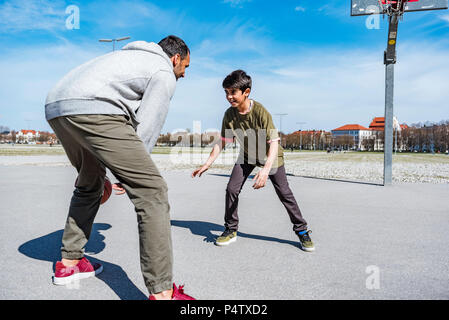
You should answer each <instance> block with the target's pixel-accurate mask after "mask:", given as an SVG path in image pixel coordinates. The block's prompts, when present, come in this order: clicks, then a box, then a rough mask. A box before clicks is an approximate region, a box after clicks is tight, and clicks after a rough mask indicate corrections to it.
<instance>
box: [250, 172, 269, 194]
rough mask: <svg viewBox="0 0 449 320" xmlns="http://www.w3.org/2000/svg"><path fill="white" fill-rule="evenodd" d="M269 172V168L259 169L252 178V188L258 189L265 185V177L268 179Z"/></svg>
mask: <svg viewBox="0 0 449 320" xmlns="http://www.w3.org/2000/svg"><path fill="white" fill-rule="evenodd" d="M269 173H270V170H267V169H265V168H263V169H262V170H260V171H259V172H258V173H257V174H256V176H255V177H254V179H253V181H254V180H256V182H255V183H254V185H253V188H254V189H260V188H263V187H265V185H266V184H267V179H268V175H269Z"/></svg>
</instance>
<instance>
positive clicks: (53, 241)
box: [18, 223, 148, 300]
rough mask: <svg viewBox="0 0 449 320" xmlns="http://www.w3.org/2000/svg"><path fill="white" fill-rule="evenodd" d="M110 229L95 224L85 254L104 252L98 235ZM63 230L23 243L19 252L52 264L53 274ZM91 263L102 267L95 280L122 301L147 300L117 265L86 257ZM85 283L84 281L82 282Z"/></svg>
mask: <svg viewBox="0 0 449 320" xmlns="http://www.w3.org/2000/svg"><path fill="white" fill-rule="evenodd" d="M110 228H111V225H110V224H107V223H95V224H94V225H93V227H92V233H91V235H90V239H89V242H88V243H87V245H86V250H85V251H86V254H89V253H90V254H97V253H100V252H101V251H103V250H104V248H105V247H106V244H105V243H104V239H105V237H104V236H103V235H102V234H101V233H100V231H102V230H108V229H110ZM63 232H64V230H58V231H55V232H52V233H49V234H47V235H45V236H42V237H39V238H36V239H33V240H30V241H28V242H25V243H24V244H22V245H21V246H20V247H19V249H18V250H19V252H20V253H22V254H24V255H25V256H27V257H29V258H32V259H36V260H42V261H48V262H52V263H53V272H54V268H55V264H56V261H58V260H60V259H61V241H62V234H63ZM87 258H88V259H89V260H90V261H91V262H96V263H100V264H102V265H103V272H102V273H100V274H99V275H98V276H97V278H98V279H100V280H102V281H103V282H104V283H105V284H107V285H108V286H109V287H110V288H111V289H112V290H113V291H114V292H115V293H116V294H117V296H119V298H120V299H122V300H147V299H148V297H147V296H146V295H145V294H144V293H143V292H142V291H140V289H139V288H137V287H136V286H135V285H134V284H133V283H132V281H131V280H130V279H129V278H128V275H127V274H126V272H125V271H124V270H123V269H122V268H121V267H120V266H118V265H116V264H113V263H110V262H106V261H103V260H99V259H96V258H93V257H87ZM49 276H50V270H49ZM84 281H86V280H84Z"/></svg>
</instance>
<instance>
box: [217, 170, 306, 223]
mask: <svg viewBox="0 0 449 320" xmlns="http://www.w3.org/2000/svg"><path fill="white" fill-rule="evenodd" d="M254 168H255V166H254V165H251V164H236V165H235V166H234V169H233V170H232V174H231V178H230V179H229V182H228V185H227V188H226V213H225V228H227V229H230V230H232V231H237V229H238V223H239V216H238V204H239V194H240V192H241V191H242V187H243V185H244V184H245V181H246V179H248V177H249V175H250V174H251V172H252V171H253V170H254ZM268 177H269V178H270V180H271V182H272V183H273V186H274V189H275V190H276V194H277V195H278V197H279V200H281V202H282V204H283V205H284V207H285V209H287V213H288V215H289V217H290V221H291V222H292V224H293V231H295V232H299V231H304V230H307V222H306V221H305V220H304V218H303V217H302V214H301V210H300V209H299V207H298V204H297V203H296V200H295V196H294V195H293V192H292V191H291V189H290V187H289V185H288V181H287V175H286V174H285V167H284V166H280V167H279V168H275V169H272V170H271V172H270V175H269V176H268Z"/></svg>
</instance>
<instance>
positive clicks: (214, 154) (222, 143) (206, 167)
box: [192, 139, 226, 178]
mask: <svg viewBox="0 0 449 320" xmlns="http://www.w3.org/2000/svg"><path fill="white" fill-rule="evenodd" d="M225 146H226V141H225V140H223V139H222V140H221V141H220V142H218V143H216V144H215V145H214V147H213V148H212V151H211V153H210V155H209V159H207V161H206V163H205V164H204V165H203V166H202V167H201V168H199V169H197V170H195V171H193V173H192V178H195V177H196V176H198V177H201V175H202V174H203V173H204V172H206V171H207V170H209V168H210V166H211V165H212V164H213V163H214V161H215V160H217V158H218V156H219V155H220V153H221V150H223V149H224V147H225Z"/></svg>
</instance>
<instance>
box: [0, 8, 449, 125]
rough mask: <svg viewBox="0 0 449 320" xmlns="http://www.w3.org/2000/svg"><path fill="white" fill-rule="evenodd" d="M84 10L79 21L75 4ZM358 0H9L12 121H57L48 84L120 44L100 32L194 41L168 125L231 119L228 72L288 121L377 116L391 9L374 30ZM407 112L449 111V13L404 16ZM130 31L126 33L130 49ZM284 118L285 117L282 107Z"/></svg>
mask: <svg viewBox="0 0 449 320" xmlns="http://www.w3.org/2000/svg"><path fill="white" fill-rule="evenodd" d="M69 5H75V6H77V7H78V8H79V10H80V28H79V29H73V30H69V29H67V27H66V19H67V17H68V16H69V14H67V13H66V8H67V6H69ZM349 9H350V1H341V0H329V1H322V0H321V1H320V0H317V1H311V0H296V1H293V0H284V1H282V2H279V1H266V0H216V1H214V0H203V1H200V0H189V1H143V0H140V1H124V0H123V1H61V0H56V1H48V0H29V1H19V0H12V1H0V70H1V71H0V74H1V77H0V97H1V99H0V124H1V125H6V126H9V127H10V128H11V129H16V130H20V129H25V128H34V129H38V130H49V129H50V128H49V126H48V124H47V123H46V121H45V117H44V102H45V98H46V95H47V92H48V91H49V90H50V89H51V87H52V86H53V85H54V84H56V82H57V81H58V80H59V79H60V78H61V77H62V76H63V75H64V74H65V73H67V72H68V71H70V70H71V69H72V68H74V67H76V66H78V65H79V64H81V63H83V62H86V61H88V60H89V59H92V58H94V57H96V56H98V55H101V54H105V53H108V52H109V51H111V50H112V45H111V44H108V43H100V42H98V39H100V38H118V37H122V36H131V40H129V41H135V40H145V41H155V42H158V41H159V40H160V39H161V38H163V37H164V36H166V35H168V34H175V35H178V36H180V37H182V38H183V39H184V40H185V41H186V42H187V44H188V45H189V47H190V48H191V52H192V55H191V67H190V68H189V69H188V71H187V75H186V78H185V79H181V80H180V81H179V82H178V86H177V91H176V93H175V97H174V98H173V100H172V104H171V109H170V112H169V115H168V118H167V122H166V124H165V126H164V128H163V132H171V131H173V130H176V129H178V128H179V129H181V128H182V129H184V128H192V127H193V121H201V123H202V130H203V131H204V130H206V129H219V127H220V124H221V119H222V115H223V113H224V111H225V110H226V108H227V107H228V104H227V103H226V100H225V97H224V94H223V90H222V88H221V81H222V79H223V78H224V77H225V76H226V75H227V74H228V73H230V72H231V71H233V70H235V69H240V68H241V69H244V70H246V71H247V72H248V73H249V74H250V75H251V76H252V77H253V93H252V97H253V98H254V99H256V100H258V101H260V102H262V103H263V104H264V105H265V107H267V109H268V110H269V111H270V112H271V113H272V114H276V113H288V116H286V117H284V118H283V120H282V126H283V127H282V129H283V131H285V132H291V131H293V130H297V129H299V128H300V125H299V124H298V122H305V124H302V125H301V128H302V129H325V130H332V129H334V128H336V127H339V126H341V125H344V124H351V123H358V124H361V125H364V126H368V125H369V122H370V120H371V119H372V118H373V117H375V116H383V112H384V65H383V51H384V49H385V46H386V36H387V19H382V18H380V21H379V28H378V29H368V28H367V26H366V17H350V15H349ZM399 28H400V29H399V39H398V64H397V65H396V88H395V90H396V91H395V115H396V116H397V117H398V119H399V121H400V122H401V123H402V122H405V123H409V124H410V123H416V122H420V121H426V120H429V121H440V120H446V119H449V102H448V101H449V90H448V88H449V81H448V80H449V12H448V10H443V11H433V12H420V13H409V14H407V15H406V16H405V17H404V20H403V21H402V22H401V23H400V27H399ZM129 41H124V42H123V43H119V44H118V47H121V46H123V45H125V44H126V43H127V42H129ZM274 119H275V121H276V124H277V126H278V127H279V118H278V117H276V116H275V117H274Z"/></svg>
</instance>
